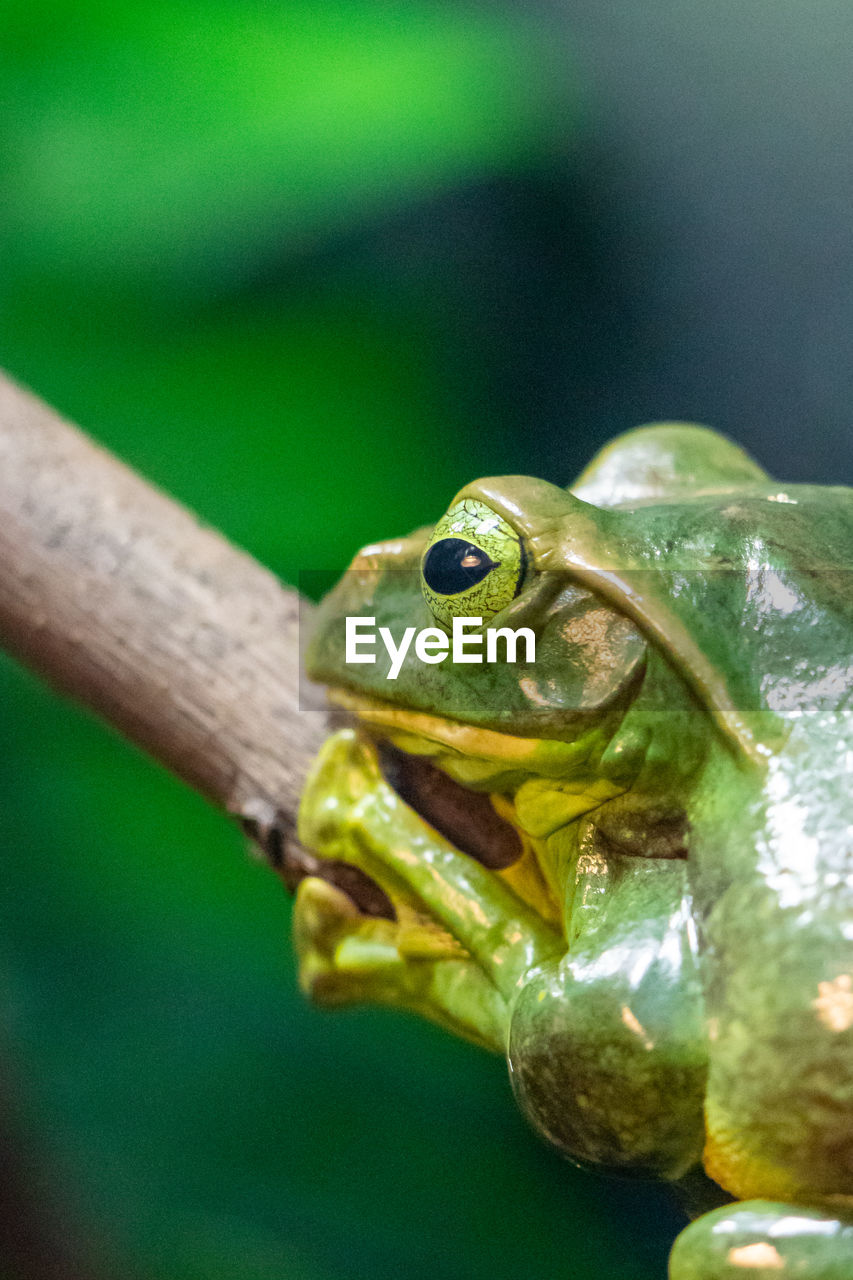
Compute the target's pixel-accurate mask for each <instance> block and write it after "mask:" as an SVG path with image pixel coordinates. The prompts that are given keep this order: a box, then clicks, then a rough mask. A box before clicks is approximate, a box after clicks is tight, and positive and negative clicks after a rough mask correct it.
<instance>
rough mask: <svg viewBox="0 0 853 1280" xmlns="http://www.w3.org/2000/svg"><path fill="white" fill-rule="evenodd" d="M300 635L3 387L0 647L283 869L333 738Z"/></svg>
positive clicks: (279, 611)
mask: <svg viewBox="0 0 853 1280" xmlns="http://www.w3.org/2000/svg"><path fill="white" fill-rule="evenodd" d="M306 607H307V606H303V609H304V608H306ZM298 624H299V600H298V597H297V596H296V594H295V593H294V592H292V591H289V590H287V589H286V588H284V587H282V585H281V584H280V583H279V582H278V581H277V579H276V578H275V577H274V576H273V574H271V573H269V572H268V571H267V570H266V569H264V568H262V567H261V565H259V564H258V563H257V562H256V561H255V560H253V559H252V558H251V557H250V556H248V555H246V554H245V553H243V552H241V551H238V550H236V548H234V547H232V546H231V545H230V544H229V543H228V542H227V541H226V540H225V539H224V538H223V537H221V536H220V535H219V534H217V533H215V532H214V531H213V530H211V529H208V528H205V527H204V526H203V525H202V524H200V523H199V521H198V520H197V519H196V518H195V517H194V516H193V515H191V514H190V513H189V512H187V511H186V510H184V509H183V508H182V507H180V506H178V504H177V503H175V502H173V501H172V500H171V499H170V498H168V497H166V496H165V495H164V494H162V493H160V492H159V491H158V490H157V489H155V488H153V487H152V486H151V485H150V484H148V483H146V481H144V480H143V479H141V477H139V476H138V475H136V474H134V473H133V472H132V471H131V470H129V469H128V468H127V467H125V466H124V465H123V464H122V463H120V462H118V461H117V460H116V459H115V458H113V457H112V456H111V455H110V454H109V453H107V452H106V451H105V450H103V449H101V448H99V447H98V446H97V445H95V444H94V443H93V442H92V441H91V440H89V439H87V437H86V436H84V435H83V434H82V433H81V432H80V431H78V430H77V429H76V428H75V427H73V426H71V425H70V424H69V423H67V422H65V421H63V419H62V418H60V417H59V416H58V415H57V414H56V413H55V412H54V411H53V410H52V409H50V408H49V407H48V406H47V405H45V404H43V403H42V402H41V401H40V400H38V399H36V398H35V397H34V396H32V395H31V394H30V393H28V392H26V391H24V390H22V389H21V388H20V387H18V386H16V385H15V384H14V383H13V382H11V381H10V380H9V379H7V378H4V377H2V375H0V644H2V645H4V646H5V647H6V648H8V649H9V650H10V651H11V652H12V653H13V654H15V655H16V656H17V657H18V658H19V659H21V661H23V662H24V663H26V664H27V665H28V666H31V667H33V668H35V669H36V670H37V671H39V672H40V673H41V674H42V675H44V676H45V677H47V679H48V680H49V681H50V683H51V684H53V685H55V686H56V687H57V688H58V689H61V690H62V691H64V692H66V693H69V694H71V695H73V696H74V697H75V698H77V699H78V700H80V701H81V702H83V703H85V704H86V705H87V706H88V707H90V708H91V709H92V710H93V711H95V712H97V713H98V714H99V715H100V716H102V717H103V718H104V719H106V720H108V721H109V722H110V723H111V724H113V725H114V726H115V727H116V728H117V729H119V730H120V731H121V732H122V733H123V734H125V735H126V736H127V737H129V738H131V739H132V740H133V741H134V742H137V743H138V744H139V745H140V746H142V747H144V748H145V749H146V750H147V751H148V752H149V753H150V754H151V755H152V756H154V757H155V758H156V759H157V760H159V761H160V762H161V763H162V764H164V765H166V767H167V768H169V769H171V770H173V771H174V772H175V773H176V774H178V775H179V776H180V777H182V778H184V779H185V780H186V781H187V782H189V783H190V784H191V785H192V786H194V787H196V788H197V789H198V790H199V791H201V792H202V793H203V794H204V795H206V796H207V797H209V799H211V800H212V801H213V802H214V803H215V804H217V805H219V806H221V807H222V808H224V809H226V810H227V811H228V812H229V813H232V814H234V815H235V816H237V817H239V818H240V819H242V820H243V821H244V823H245V824H246V825H247V827H248V828H249V830H251V831H252V832H253V833H254V834H256V835H258V836H259V837H260V838H261V840H262V842H263V843H265V845H266V847H267V849H268V851H269V852H270V853H271V854H272V855H273V857H274V858H275V857H276V855H277V854H278V853H280V850H281V845H282V840H283V838H284V837H286V836H287V835H288V833H289V831H290V829H291V828H292V822H293V816H294V813H295V810H296V804H297V800H298V796H299V791H300V789H301V786H302V782H303V779H304V776H305V772H306V769H307V766H308V763H309V761H310V759H311V756H312V755H313V754H314V752H315V751H316V749H317V747H318V746H319V743H320V742H321V740H322V737H323V734H324V715H323V713H322V711H321V710H320V706H319V699H318V698H317V696H316V694H315V695H314V697H313V706H308V705H306V702H307V701H308V700H309V699H310V698H311V695H310V693H309V694H307V696H306V690H305V689H304V688H303V690H302V698H301V702H302V706H301V707H300V682H299V644H298Z"/></svg>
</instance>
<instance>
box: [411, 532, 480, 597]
mask: <svg viewBox="0 0 853 1280" xmlns="http://www.w3.org/2000/svg"><path fill="white" fill-rule="evenodd" d="M497 566H498V562H497V561H495V560H492V559H490V558H489V556H487V555H486V553H485V551H483V550H481V548H480V547H475V546H474V544H473V542H465V540H464V539H463V538H442V539H441V542H436V543H435V544H434V546H432V547H430V549H429V551H428V552H427V553H426V556H425V557H424V568H423V574H424V580H425V582H426V584H427V586H428V587H429V588H430V590H431V591H436V592H438V594H439V595H442V596H455V595H458V594H459V592H460V591H467V590H468V588H469V587H474V586H476V585H477V583H478V582H482V581H483V579H484V578H485V576H486V574H487V573H491V571H492V569H496V568H497Z"/></svg>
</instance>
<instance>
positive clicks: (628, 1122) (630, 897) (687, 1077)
mask: <svg viewBox="0 0 853 1280" xmlns="http://www.w3.org/2000/svg"><path fill="white" fill-rule="evenodd" d="M582 864H583V859H581V866H580V870H579V876H578V886H577V889H576V894H575V897H576V900H583V899H584V897H585V896H588V895H585V892H584V891H585V890H588V889H589V888H590V884H589V881H590V880H592V881H596V880H598V881H600V880H601V879H602V878H604V879H605V880H606V881H607V883H606V884H604V885H603V886H602V890H603V891H602V892H601V895H600V901H601V907H600V909H599V911H597V912H593V913H592V916H591V918H590V920H588V921H587V922H584V921H582V922H581V928H582V930H583V931H582V933H581V936H580V937H578V938H577V939H576V940H575V941H574V942H573V943H572V945H571V946H570V950H569V953H568V954H567V955H566V956H564V957H563V959H562V960H560V961H559V962H558V963H556V964H552V965H549V966H546V967H545V968H543V970H542V971H541V972H540V973H539V974H537V975H532V976H531V980H530V982H528V984H527V985H526V986H525V988H524V990H523V991H522V993H521V995H520V996H519V998H518V1000H517V1002H516V1004H515V1007H514V1010H513V1014H512V1024H511V1031H510V1041H509V1056H510V1066H511V1070H512V1079H513V1085H514V1089H515V1092H516V1096H517V1098H518V1101H519V1104H520V1105H521V1107H522V1109H523V1110H524V1112H525V1113H526V1114H527V1116H528V1117H529V1119H530V1120H531V1121H532V1123H533V1124H534V1126H535V1127H536V1128H537V1129H538V1130H539V1131H540V1132H541V1133H542V1134H543V1135H544V1136H545V1138H546V1139H547V1140H548V1141H549V1142H550V1143H552V1144H553V1145H554V1146H556V1147H557V1148H558V1149H559V1150H561V1151H562V1152H563V1153H564V1154H565V1155H567V1156H568V1157H569V1158H571V1159H573V1160H575V1161H577V1162H579V1163H582V1164H588V1165H592V1166H595V1167H598V1168H601V1169H605V1170H610V1171H613V1172H621V1173H634V1174H640V1175H655V1176H662V1177H666V1178H677V1177H679V1176H681V1175H682V1174H683V1173H684V1172H685V1171H686V1170H687V1169H689V1168H690V1167H691V1166H692V1165H695V1164H696V1163H697V1162H698V1160H699V1159H700V1156H701V1151H702V1143H703V1136H704V1125H703V1114H702V1101H703V1094H704V1085H705V1075H706V1050H705V1040H704V1029H703V1017H702V1014H703V1009H702V998H701V989H700V984H699V979H698V973H697V969H696V957H695V954H694V952H695V944H694V939H693V936H692V922H691V912H690V903H689V898H688V897H687V893H686V875H685V870H686V864H685V863H684V862H683V861H681V860H672V861H670V860H662V859H644V858H637V857H633V858H628V857H624V856H618V855H617V856H615V857H610V858H607V859H601V860H599V863H598V865H594V866H592V867H588V868H587V869H586V870H585V869H584V867H583V865H582ZM585 880H586V881H587V883H586V884H584V881H585ZM597 888H598V886H596V889H597ZM595 891H596V890H593V892H595ZM581 914H583V913H582V912H581ZM576 917H577V911H576V912H575V918H576ZM570 930H571V924H570ZM570 936H571V932H570Z"/></svg>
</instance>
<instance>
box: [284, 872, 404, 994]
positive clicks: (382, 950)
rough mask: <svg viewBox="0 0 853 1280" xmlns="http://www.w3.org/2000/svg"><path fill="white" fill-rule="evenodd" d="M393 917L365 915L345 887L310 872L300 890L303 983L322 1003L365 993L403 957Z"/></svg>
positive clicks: (296, 926)
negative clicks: (368, 983) (367, 983)
mask: <svg viewBox="0 0 853 1280" xmlns="http://www.w3.org/2000/svg"><path fill="white" fill-rule="evenodd" d="M395 934H396V930H395V926H394V924H393V923H392V922H391V921H390V920H383V919H379V918H376V917H366V916H363V915H362V914H361V912H360V911H359V909H358V907H357V906H356V905H355V903H354V902H352V900H351V899H350V898H349V897H348V896H347V894H345V893H344V892H343V891H342V890H341V889H338V888H337V887H336V886H335V885H333V884H330V883H329V882H328V881H326V880H321V879H320V878H319V877H317V876H309V877H307V878H306V879H305V880H303V881H302V882H301V884H300V885H299V889H298V891H297V894H296V903H295V907H294V916H293V940H294V946H295V948H296V954H297V956H298V958H299V985H300V987H301V988H302V990H303V991H304V992H305V994H306V995H308V996H310V998H311V999H312V1000H314V1001H315V1002H316V1003H318V1004H349V1003H351V1002H353V1001H357V1000H362V999H365V998H366V997H365V991H364V986H365V981H366V980H369V979H370V977H372V976H375V975H376V973H377V971H381V970H385V971H387V970H388V969H394V968H395V967H398V966H399V965H400V964H401V963H402V962H401V958H400V953H399V951H398V949H397V945H396V938H395Z"/></svg>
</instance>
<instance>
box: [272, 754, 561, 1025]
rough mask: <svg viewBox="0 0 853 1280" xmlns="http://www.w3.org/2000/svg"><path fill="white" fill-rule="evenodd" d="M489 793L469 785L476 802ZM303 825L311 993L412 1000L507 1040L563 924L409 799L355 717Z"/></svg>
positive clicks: (329, 757)
mask: <svg viewBox="0 0 853 1280" xmlns="http://www.w3.org/2000/svg"><path fill="white" fill-rule="evenodd" d="M434 772H435V771H434ZM400 790H403V788H402V787H401V788H400ZM483 799H484V797H483V796H477V795H473V793H472V801H471V808H472V809H474V808H475V807H476V802H477V801H479V800H483ZM419 807H420V806H419ZM299 836H300V840H301V841H302V843H303V844H304V845H305V846H306V847H307V848H309V849H310V850H312V851H313V852H312V855H311V857H312V859H313V861H312V865H311V868H310V870H309V876H310V878H309V879H306V880H304V881H303V883H302V884H301V885H300V888H299V892H298V895H297V901H296V915H295V922H294V930H295V937H296V942H297V950H298V953H299V956H300V964H301V971H300V973H301V982H302V985H303V987H304V988H305V989H306V990H307V991H308V992H309V993H310V994H311V995H312V997H313V998H315V999H317V1000H318V1001H321V1002H324V1003H343V1002H349V1001H355V1000H372V1001H376V1000H379V1001H381V1002H383V1003H389V1004H397V1005H403V1006H405V1007H408V1008H414V1009H417V1010H418V1011H419V1012H421V1013H424V1014H426V1015H427V1016H429V1017H432V1018H433V1019H435V1020H437V1021H439V1022H441V1023H443V1024H444V1025H450V1026H452V1028H453V1029H454V1030H456V1031H459V1030H462V1031H463V1034H466V1035H468V1036H469V1037H470V1038H474V1039H478V1040H480V1041H481V1042H484V1043H488V1044H490V1045H492V1046H493V1047H494V1048H496V1049H502V1048H503V1047H504V1044H505V1039H506V1031H507V1023H508V1006H509V1003H510V1002H511V1000H512V999H513V998H514V996H515V994H516V991H517V989H518V987H519V985H520V984H521V982H522V980H523V978H524V975H525V974H526V973H527V972H528V971H529V970H530V969H531V968H532V967H535V966H537V965H539V964H541V963H543V962H545V961H546V960H547V959H550V958H552V957H553V956H554V955H555V954H557V953H558V952H559V950H560V939H559V937H558V935H557V932H556V930H555V929H553V928H552V927H551V926H550V925H549V924H547V923H546V922H544V921H543V919H542V917H541V915H540V914H539V913H538V912H537V911H536V910H535V909H534V908H533V907H532V906H530V905H529V904H528V903H527V902H525V901H523V900H522V898H521V897H519V896H518V894H516V893H515V892H514V891H513V889H512V888H511V887H510V886H509V884H508V883H507V882H506V880H504V879H502V878H501V875H500V873H499V872H498V871H495V870H492V869H489V868H488V867H486V866H484V865H482V864H481V863H480V862H479V861H478V860H477V858H476V856H471V855H470V854H469V853H468V852H461V851H460V850H459V849H458V848H456V847H455V846H454V844H452V843H451V842H450V840H449V839H447V838H445V837H444V836H443V835H441V834H440V833H439V831H438V830H437V829H436V827H435V826H433V825H431V823H430V822H428V821H427V820H426V819H425V818H424V817H422V816H421V814H420V812H418V811H417V809H416V808H414V807H412V806H411V805H410V804H408V803H406V801H405V800H404V799H403V798H402V797H401V795H400V794H399V793H398V790H396V789H395V788H394V787H393V786H392V785H391V784H390V783H389V781H388V780H387V779H386V777H385V776H384V774H383V771H382V768H381V767H380V759H379V750H378V748H377V745H376V744H375V743H374V742H372V741H370V740H369V739H365V738H362V737H360V736H358V735H357V734H356V733H355V732H354V731H352V730H344V731H341V732H340V733H337V734H336V735H334V737H332V738H330V739H329V741H328V742H327V743H326V744H325V745H324V747H323V750H322V751H321V753H320V756H319V758H318V760H317V763H316V765H315V767H314V770H313V773H312V776H311V778H310V779H309V782H308V785H307V788H306V792H305V797H304V799H303V806H302V811H301V815H300V829H299ZM342 868H343V869H344V871H343V872H342ZM347 875H349V876H356V877H358V880H357V881H356V880H353V882H352V883H346V882H345V877H346V876H347ZM330 881H331V882H332V883H329V882H330Z"/></svg>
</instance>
